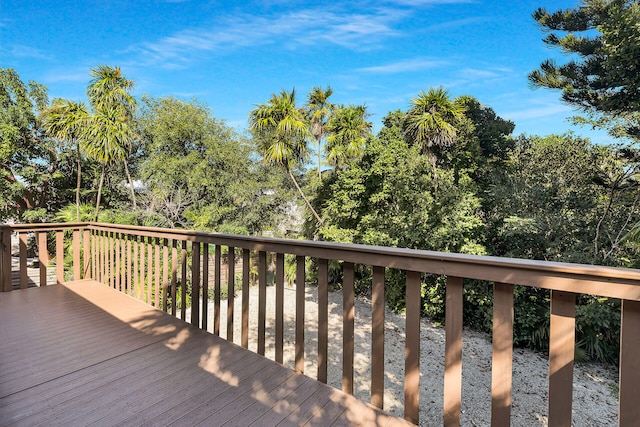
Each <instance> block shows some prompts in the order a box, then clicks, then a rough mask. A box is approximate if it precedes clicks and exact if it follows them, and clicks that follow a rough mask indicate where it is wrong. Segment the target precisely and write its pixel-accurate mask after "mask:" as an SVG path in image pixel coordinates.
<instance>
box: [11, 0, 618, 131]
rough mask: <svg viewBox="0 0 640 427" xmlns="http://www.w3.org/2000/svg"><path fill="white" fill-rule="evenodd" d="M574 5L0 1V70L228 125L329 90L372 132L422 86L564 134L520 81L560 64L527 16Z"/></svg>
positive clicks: (546, 101)
mask: <svg viewBox="0 0 640 427" xmlns="http://www.w3.org/2000/svg"><path fill="white" fill-rule="evenodd" d="M576 4H577V0H574V1H564V0H559V1H550V0H537V1H534V2H530V1H519V0H513V1H498V0H492V1H488V0H484V1H483V0H388V1H366V0H364V1H328V2H325V1H313V2H311V1H297V2H296V1H284V0H264V1H236V2H231V1H229V2H224V1H196V0H165V1H162V0H137V1H131V0H126V1H121V0H82V1H65V0H58V1H52V0H38V1H33V0H0V67H12V68H15V69H16V70H17V71H18V73H19V74H20V76H21V77H22V79H23V80H36V81H38V82H40V83H43V84H45V85H46V86H48V87H49V93H50V96H51V97H52V98H53V97H63V98H69V99H73V100H84V99H85V94H84V91H85V88H86V85H87V83H88V81H89V69H90V68H92V67H95V66H96V65H100V64H106V65H117V66H120V67H121V68H122V71H123V72H124V74H125V75H126V76H127V77H128V78H130V79H133V80H134V81H135V83H136V86H135V94H136V95H141V94H150V95H152V96H168V95H171V96H175V97H178V98H185V99H189V98H192V97H196V98H198V99H199V100H201V101H204V102H205V103H207V104H208V105H209V106H210V107H211V110H212V112H213V114H214V115H215V116H216V117H218V118H221V119H224V120H226V121H227V122H228V124H230V125H231V126H233V127H236V128H238V129H244V128H246V118H247V115H248V113H249V111H250V110H251V109H252V108H254V106H255V105H256V104H259V103H262V102H265V101H266V100H267V99H268V98H269V97H270V95H271V94H272V93H275V92H279V91H280V90H281V89H291V88H292V87H295V88H296V91H297V92H298V95H299V98H298V99H299V102H300V103H302V102H303V101H304V98H305V96H306V93H307V92H308V91H309V90H310V89H311V88H312V87H313V86H323V87H325V86H326V85H331V87H332V88H333V89H334V95H333V97H332V99H333V101H334V102H337V103H345V104H366V105H367V106H368V108H369V112H370V113H371V114H372V116H371V120H372V121H373V123H374V127H375V129H376V130H377V129H379V128H380V126H381V125H380V121H381V119H382V118H383V117H384V116H385V115H386V113H387V112H389V111H392V110H395V109H402V110H406V109H407V108H408V106H409V102H410V100H411V98H412V97H414V96H416V94H417V93H418V92H419V91H420V90H425V91H426V90H427V89H428V88H429V87H436V86H443V87H444V88H445V89H447V90H449V92H450V94H451V95H452V96H458V95H472V96H474V97H476V98H478V99H479V101H480V102H481V103H482V104H485V105H487V106H490V107H491V108H493V109H494V110H495V111H496V113H497V114H498V115H500V116H502V117H504V118H507V119H510V120H513V121H514V122H515V123H516V133H527V134H538V135H546V134H550V133H563V132H565V131H568V130H574V131H575V132H576V133H577V134H579V135H585V136H589V137H591V138H592V140H593V141H594V142H599V143H605V142H607V141H608V140H609V139H608V137H607V136H606V134H604V133H602V132H600V133H596V132H592V131H590V130H589V129H588V128H581V127H573V126H572V125H571V124H570V123H569V122H568V121H567V118H568V117H570V116H572V115H574V114H575V112H573V111H572V110H571V109H570V108H569V107H567V106H566V105H564V104H562V103H561V102H560V101H559V93H557V92H553V91H550V90H545V89H537V90H532V89H531V88H530V87H529V85H528V82H527V73H528V72H530V71H531V70H533V69H535V68H536V67H537V66H538V65H539V64H540V62H541V61H543V60H544V59H546V58H550V57H553V58H560V59H562V57H561V55H560V54H559V53H558V52H556V51H552V50H549V48H547V47H546V46H545V45H544V44H543V43H542V40H541V39H542V37H543V33H542V32H541V31H540V29H539V28H538V27H537V26H536V24H535V22H534V21H533V19H532V18H531V14H532V12H533V11H534V9H535V8H537V7H539V6H542V7H546V8H547V9H549V10H552V11H553V10H557V9H559V8H568V7H575V6H576Z"/></svg>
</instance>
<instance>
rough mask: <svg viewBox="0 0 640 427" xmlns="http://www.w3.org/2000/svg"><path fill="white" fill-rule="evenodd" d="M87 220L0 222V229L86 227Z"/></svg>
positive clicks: (22, 229)
mask: <svg viewBox="0 0 640 427" xmlns="http://www.w3.org/2000/svg"><path fill="white" fill-rule="evenodd" d="M89 224H90V223H89V222H60V223H32V224H0V230H11V231H17V232H20V231H53V230H63V229H70V228H86V227H88V226H89Z"/></svg>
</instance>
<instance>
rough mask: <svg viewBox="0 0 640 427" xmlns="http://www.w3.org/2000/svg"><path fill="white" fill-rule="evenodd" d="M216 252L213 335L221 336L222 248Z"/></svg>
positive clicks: (214, 259) (217, 247) (219, 247)
mask: <svg viewBox="0 0 640 427" xmlns="http://www.w3.org/2000/svg"><path fill="white" fill-rule="evenodd" d="M215 250H216V252H215V254H214V255H213V264H214V268H215V271H214V274H213V333H214V334H215V335H218V336H219V335H220V286H221V273H222V271H220V270H221V268H222V247H221V246H220V245H216V248H215Z"/></svg>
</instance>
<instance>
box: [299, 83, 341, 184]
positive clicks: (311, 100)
mask: <svg viewBox="0 0 640 427" xmlns="http://www.w3.org/2000/svg"><path fill="white" fill-rule="evenodd" d="M332 94H333V89H331V86H327V89H326V90H322V88H320V87H317V86H314V87H313V89H311V92H309V95H308V96H307V105H306V106H305V113H306V115H307V119H308V120H309V125H310V126H311V134H312V135H313V139H314V140H315V142H316V146H317V147H318V178H322V174H321V172H320V163H321V154H322V138H324V135H325V134H326V127H327V121H328V120H329V117H331V113H332V112H333V109H334V108H335V106H334V105H333V104H332V103H330V102H329V97H330V96H331V95H332Z"/></svg>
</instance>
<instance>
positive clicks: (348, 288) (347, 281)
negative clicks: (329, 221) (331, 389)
mask: <svg viewBox="0 0 640 427" xmlns="http://www.w3.org/2000/svg"><path fill="white" fill-rule="evenodd" d="M342 275H343V282H342V330H343V332H342V391H344V392H345V393H349V394H351V395H352V394H353V359H354V348H355V343H354V319H355V306H354V302H355V292H354V283H353V279H354V271H353V263H351V262H345V263H344V264H343V267H342Z"/></svg>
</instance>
